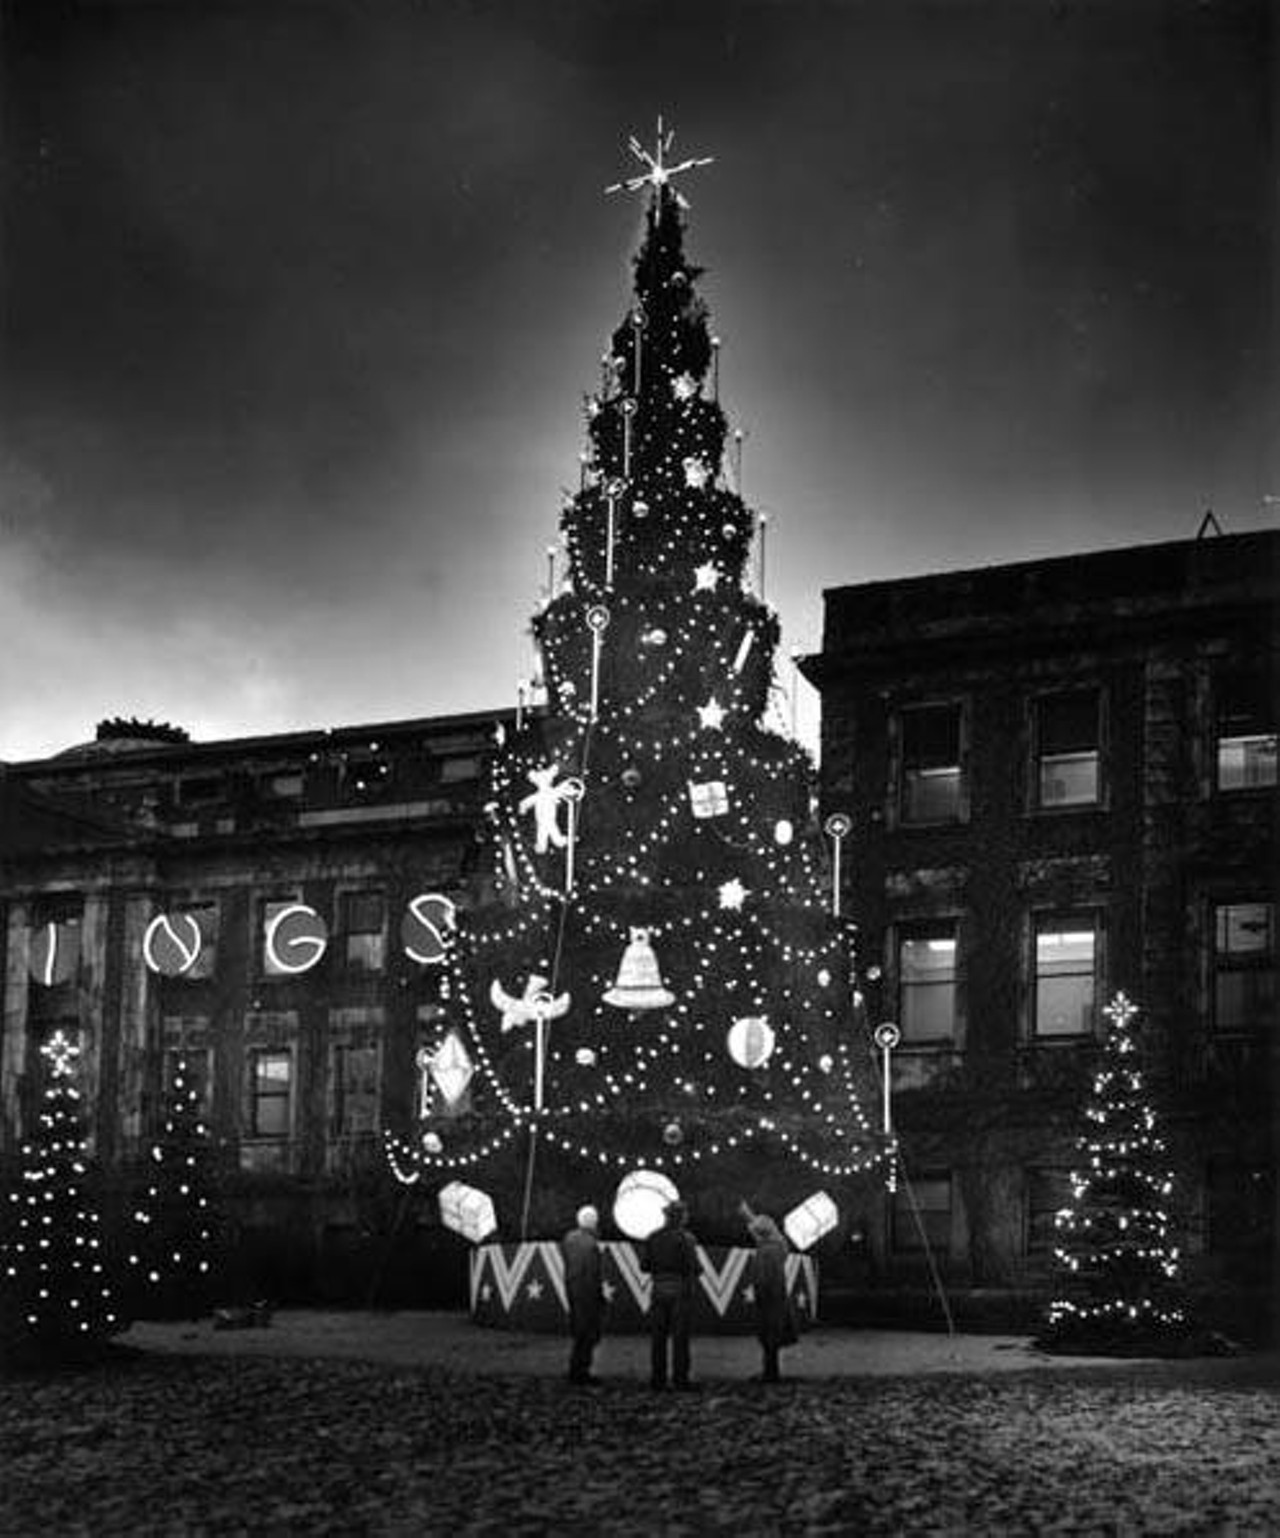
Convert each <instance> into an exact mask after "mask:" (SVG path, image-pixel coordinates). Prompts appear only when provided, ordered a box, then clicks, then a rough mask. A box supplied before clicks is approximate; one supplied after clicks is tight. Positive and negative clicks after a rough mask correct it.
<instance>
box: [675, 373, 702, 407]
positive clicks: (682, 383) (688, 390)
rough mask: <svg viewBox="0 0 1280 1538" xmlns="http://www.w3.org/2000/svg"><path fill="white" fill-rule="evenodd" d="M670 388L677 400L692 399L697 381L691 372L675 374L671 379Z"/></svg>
mask: <svg viewBox="0 0 1280 1538" xmlns="http://www.w3.org/2000/svg"><path fill="white" fill-rule="evenodd" d="M671 389H672V391H673V392H674V394H675V398H676V399H677V400H678V401H687V400H692V398H693V396H694V395H695V394H696V393H697V389H698V381H697V380H696V379H695V378H694V377H693V375H692V374H677V375H676V377H675V378H674V379H673V380H672V381H671Z"/></svg>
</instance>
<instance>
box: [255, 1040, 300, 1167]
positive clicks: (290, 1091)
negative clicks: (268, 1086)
mask: <svg viewBox="0 0 1280 1538" xmlns="http://www.w3.org/2000/svg"><path fill="white" fill-rule="evenodd" d="M269 1057H271V1058H283V1059H284V1061H285V1062H286V1063H287V1064H288V1069H289V1072H288V1078H287V1081H286V1083H287V1088H286V1089H285V1092H284V1093H283V1094H270V1095H263V1094H262V1092H261V1091H260V1089H259V1084H260V1082H261V1080H260V1078H259V1075H258V1064H259V1062H260V1061H261V1060H262V1059H263V1058H269ZM296 1068H297V1054H296V1053H295V1051H294V1049H293V1047H291V1046H267V1045H254V1046H251V1047H249V1048H248V1049H247V1050H246V1052H245V1072H246V1076H247V1080H248V1096H247V1098H248V1104H247V1106H246V1111H247V1115H246V1118H245V1121H246V1129H245V1141H246V1142H250V1143H269V1144H273V1145H276V1146H280V1145H282V1144H288V1143H290V1142H292V1141H293V1135H294V1116H295V1105H296V1097H295V1095H294V1087H295V1085H296V1083H297V1072H296ZM263 1100H267V1101H278V1100H283V1101H284V1103H285V1118H284V1120H285V1128H284V1131H283V1132H264V1131H263V1130H262V1128H261V1126H260V1124H259V1104H260V1102H261V1101H263Z"/></svg>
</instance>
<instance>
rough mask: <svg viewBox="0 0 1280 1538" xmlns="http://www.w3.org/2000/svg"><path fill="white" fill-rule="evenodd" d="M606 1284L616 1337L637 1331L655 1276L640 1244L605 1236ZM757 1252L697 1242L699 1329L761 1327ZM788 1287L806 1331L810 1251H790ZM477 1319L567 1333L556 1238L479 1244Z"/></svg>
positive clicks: (813, 1302)
mask: <svg viewBox="0 0 1280 1538" xmlns="http://www.w3.org/2000/svg"><path fill="white" fill-rule="evenodd" d="M600 1248H601V1250H602V1251H603V1252H604V1286H605V1295H606V1296H607V1298H608V1300H609V1304H608V1311H607V1314H606V1316H605V1328H606V1329H607V1330H608V1331H609V1333H610V1334H614V1335H625V1334H633V1333H639V1332H641V1331H643V1330H644V1329H645V1327H646V1325H645V1318H646V1315H647V1314H648V1311H649V1278H648V1277H647V1276H646V1275H645V1274H644V1272H643V1271H641V1269H640V1257H639V1254H638V1252H637V1249H636V1246H635V1245H633V1244H628V1243H626V1242H625V1241H623V1242H615V1241H613V1240H605V1241H603V1242H602V1243H601V1245H600ZM751 1254H752V1252H751V1250H749V1249H739V1248H736V1247H735V1248H733V1249H728V1248H719V1247H712V1248H704V1247H703V1246H702V1245H699V1246H698V1265H699V1272H700V1274H699V1277H698V1289H697V1294H696V1299H695V1303H694V1317H693V1327H694V1330H695V1331H696V1332H698V1333H700V1334H703V1335H748V1334H751V1333H752V1332H753V1331H754V1329H755V1313H754V1309H753V1299H752V1296H751V1284H750V1281H749V1280H748V1278H749V1275H750V1271H749V1266H748V1262H749V1261H750V1259H751ZM787 1285H788V1287H789V1288H790V1291H791V1299H792V1302H793V1303H794V1304H795V1310H796V1316H797V1320H798V1322H799V1324H800V1327H801V1328H802V1329H803V1328H804V1327H805V1325H806V1324H809V1323H811V1322H812V1321H813V1319H814V1318H815V1317H816V1314H817V1307H818V1266H817V1262H816V1261H815V1260H814V1259H813V1257H812V1256H811V1255H788V1256H787ZM471 1317H472V1318H473V1319H474V1320H475V1321H476V1323H477V1324H487V1325H494V1326H496V1327H497V1328H499V1329H511V1330H543V1331H555V1332H563V1331H565V1330H567V1329H568V1327H569V1310H568V1304H567V1302H566V1300H565V1291H564V1259H563V1256H562V1255H561V1253H560V1245H559V1243H558V1242H557V1241H556V1240H554V1239H544V1240H532V1239H531V1240H529V1241H527V1242H526V1243H523V1244H481V1245H478V1246H477V1247H476V1248H475V1249H474V1250H473V1251H472V1252H471Z"/></svg>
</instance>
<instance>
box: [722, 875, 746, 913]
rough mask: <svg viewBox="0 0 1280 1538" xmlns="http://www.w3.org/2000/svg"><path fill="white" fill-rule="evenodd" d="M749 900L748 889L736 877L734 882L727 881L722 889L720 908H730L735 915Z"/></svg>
mask: <svg viewBox="0 0 1280 1538" xmlns="http://www.w3.org/2000/svg"><path fill="white" fill-rule="evenodd" d="M746 900H747V889H746V887H744V886H743V884H742V883H741V881H739V880H738V878H737V877H736V876H735V877H734V878H733V880H732V881H726V882H725V883H724V885H723V886H722V887H721V888H720V906H721V907H722V908H730V909H732V910H733V911H734V912H735V913H736V912H737V911H738V909H739V908H741V907H742V905H743V903H744V902H746Z"/></svg>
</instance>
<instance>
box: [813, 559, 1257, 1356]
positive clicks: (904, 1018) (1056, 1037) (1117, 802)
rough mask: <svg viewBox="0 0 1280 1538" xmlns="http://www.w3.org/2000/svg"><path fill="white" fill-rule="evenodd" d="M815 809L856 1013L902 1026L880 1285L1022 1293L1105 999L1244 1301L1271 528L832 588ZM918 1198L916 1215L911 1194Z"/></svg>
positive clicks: (1189, 1201)
mask: <svg viewBox="0 0 1280 1538" xmlns="http://www.w3.org/2000/svg"><path fill="white" fill-rule="evenodd" d="M825 602H826V610H825V631H824V638H823V649H822V652H821V653H820V654H819V655H817V656H814V657H811V658H809V659H807V661H806V663H805V664H804V665H803V666H804V671H805V673H806V675H807V676H808V677H809V679H810V680H811V681H812V682H813V683H814V684H815V685H816V687H817V688H818V689H819V691H820V693H821V696H822V716H823V794H824V805H825V810H826V811H827V812H831V811H835V810H837V809H839V810H846V811H848V812H849V813H850V814H851V815H852V818H853V822H854V829H853V833H852V836H851V837H850V839H849V841H848V845H847V846H846V860H845V890H844V903H845V907H846V911H848V912H849V913H851V914H853V915H854V916H855V917H856V918H857V920H858V921H859V924H860V929H861V941H860V949H861V955H862V962H863V966H864V968H869V969H870V973H871V977H870V981H869V985H868V988H867V1004H868V1009H869V1011H870V1016H871V1019H872V1021H873V1023H874V1022H875V1021H877V1020H888V1019H891V1020H894V1021H896V1022H897V1023H898V1024H899V1025H900V1028H901V1031H902V1044H901V1046H900V1048H899V1050H898V1051H897V1053H896V1054H895V1063H894V1070H893V1078H894V1085H895V1106H896V1121H897V1126H898V1130H899V1133H900V1137H901V1141H902V1147H903V1153H904V1160H905V1167H906V1170H907V1173H908V1175H909V1177H910V1178H909V1184H908V1186H906V1187H904V1188H903V1189H902V1190H900V1191H899V1193H898V1194H897V1196H896V1197H894V1198H890V1197H886V1198H885V1199H884V1210H883V1213H882V1215H881V1217H879V1218H875V1219H874V1220H873V1221H872V1223H871V1224H870V1232H869V1234H868V1244H869V1247H870V1251H871V1255H870V1258H871V1261H872V1264H871V1267H870V1292H871V1297H870V1299H869V1300H868V1302H869V1304H870V1303H874V1300H875V1296H876V1294H877V1292H879V1294H880V1295H881V1297H882V1299H883V1298H884V1297H885V1296H886V1295H893V1296H895V1297H898V1298H901V1297H902V1296H904V1295H905V1294H910V1293H911V1292H912V1289H913V1286H915V1285H916V1284H919V1285H920V1286H923V1283H924V1278H925V1262H926V1255H925V1243H924V1238H923V1236H924V1235H927V1236H928V1239H929V1241H930V1247H931V1248H932V1250H933V1253H934V1256H935V1258H936V1259H937V1260H938V1261H939V1264H940V1267H941V1270H942V1273H943V1275H944V1277H945V1279H946V1280H947V1282H948V1285H949V1287H950V1288H951V1289H952V1290H953V1292H954V1293H955V1294H956V1295H957V1297H958V1298H959V1299H960V1302H961V1305H962V1306H963V1305H964V1304H965V1303H966V1301H967V1303H968V1305H969V1306H970V1309H971V1310H973V1309H975V1308H976V1307H977V1306H978V1304H979V1303H980V1302H981V1300H982V1299H983V1298H984V1297H989V1298H993V1299H998V1300H1000V1306H1001V1308H1002V1309H1003V1311H1004V1313H1005V1315H1006V1316H1008V1309H1009V1304H1010V1303H1011V1302H1014V1301H1017V1300H1018V1299H1020V1298H1021V1299H1024V1300H1025V1301H1027V1302H1028V1303H1029V1302H1030V1301H1031V1300H1032V1299H1033V1298H1034V1296H1035V1295H1036V1294H1037V1292H1038V1291H1040V1292H1042V1291H1043V1287H1044V1283H1045V1278H1046V1273H1047V1267H1048V1262H1049V1258H1050V1252H1051V1247H1052V1237H1053V1212H1054V1210H1055V1208H1057V1207H1058V1206H1060V1205H1061V1204H1062V1202H1063V1199H1064V1195H1065V1191H1066V1177H1067V1171H1068V1168H1069V1166H1070V1163H1071V1155H1072V1147H1073V1144H1072V1137H1073V1133H1074V1132H1075V1130H1076V1129H1077V1127H1078V1126H1079V1110H1080V1106H1081V1103H1082V1098H1083V1096H1084V1094H1085V1091H1086V1087H1087V1084H1088V1081H1089V1072H1090V1069H1091V1067H1092V1065H1093V1062H1094V1061H1095V1059H1096V1044H1097V1042H1098V1040H1099V1036H1100V1033H1101V1029H1102V1022H1101V1021H1100V1018H1099V1011H1100V1007H1101V1006H1102V1005H1103V1004H1104V1003H1105V1002H1106V999H1107V996H1108V995H1109V994H1110V993H1111V992H1112V991H1114V990H1116V989H1118V988H1124V989H1125V990H1126V991H1127V992H1128V993H1129V995H1130V996H1131V997H1133V998H1134V999H1136V1000H1137V1001H1138V1002H1139V1003H1140V1004H1141V1005H1142V1007H1143V1011H1144V1013H1143V1016H1142V1020H1143V1021H1144V1024H1143V1025H1142V1031H1141V1036H1142V1042H1143V1048H1144V1052H1145V1057H1146V1066H1147V1069H1148V1072H1149V1074H1150V1075H1151V1087H1152V1094H1153V1099H1154V1103H1155V1104H1156V1106H1157V1109H1158V1111H1159V1112H1160V1113H1161V1114H1162V1115H1163V1116H1164V1118H1165V1124H1164V1125H1165V1131H1166V1134H1167V1140H1168V1143H1169V1145H1170V1152H1171V1155H1172V1157H1173V1159H1174V1162H1175V1164H1176V1167H1177V1171H1178V1174H1179V1176H1180V1191H1179V1196H1180V1198H1181V1200H1180V1213H1181V1216H1182V1217H1183V1219H1184V1220H1185V1231H1184V1236H1183V1237H1184V1252H1185V1253H1186V1255H1187V1272H1188V1275H1189V1278H1190V1280H1191V1281H1192V1283H1193V1285H1194V1286H1195V1287H1196V1288H1197V1289H1198V1290H1199V1291H1201V1292H1203V1294H1204V1295H1205V1298H1206V1301H1207V1303H1208V1306H1209V1307H1210V1310H1211V1311H1213V1312H1216V1314H1217V1316H1218V1317H1219V1318H1221V1319H1222V1320H1224V1321H1225V1322H1227V1323H1228V1325H1229V1327H1232V1328H1235V1329H1239V1328H1240V1327H1241V1320H1242V1318H1243V1317H1245V1316H1246V1314H1247V1313H1248V1311H1249V1310H1250V1309H1252V1311H1253V1316H1254V1318H1255V1319H1257V1320H1259V1321H1260V1320H1261V1317H1262V1315H1263V1313H1264V1311H1265V1309H1266V1307H1267V1305H1268V1301H1269V1298H1270V1292H1271V1289H1272V1288H1273V1287H1274V1286H1275V1283H1276V1279H1277V1278H1280V1266H1277V1245H1278V1243H1280V1233H1278V1225H1277V1221H1276V1204H1277V1178H1276V1167H1277V1150H1278V1149H1280V1136H1278V1118H1280V1029H1278V1025H1277V1020H1276V1008H1275V1006H1276V990H1275V968H1276V958H1275V911H1276V909H1275V904H1276V895H1277V894H1276V886H1277V880H1276V877H1277V859H1276V856H1277V837H1276V835H1277V804H1278V803H1277V789H1276V730H1277V689H1276V680H1277V668H1276V661H1277V650H1278V648H1280V536H1277V535H1276V534H1273V533H1260V534H1242V535H1234V536H1230V537H1215V538H1207V539H1202V540H1197V541H1185V542H1178V543H1170V544H1161V545H1154V546H1145V547H1138V548H1131V549H1123V550H1114V551H1104V552H1099V553H1094V554H1088V555H1082V556H1073V557H1067V558H1062V559H1052V560H1041V561H1032V562H1026V563H1021V564H1017V565H1010V566H1003V567H996V568H991V569H987V570H977V571H961V572H951V573H948V574H945V575H940V576H927V577H920V578H910V579H906V580H901V581H888V582H877V583H870V584H866V585H862V586H854V587H841V588H834V589H830V590H828V591H827V593H826V594H825ZM912 1202H914V1203H915V1204H916V1206H917V1208H918V1212H919V1219H920V1221H918V1222H917V1221H916V1218H915V1216H913V1214H912V1211H911V1204H912Z"/></svg>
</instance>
